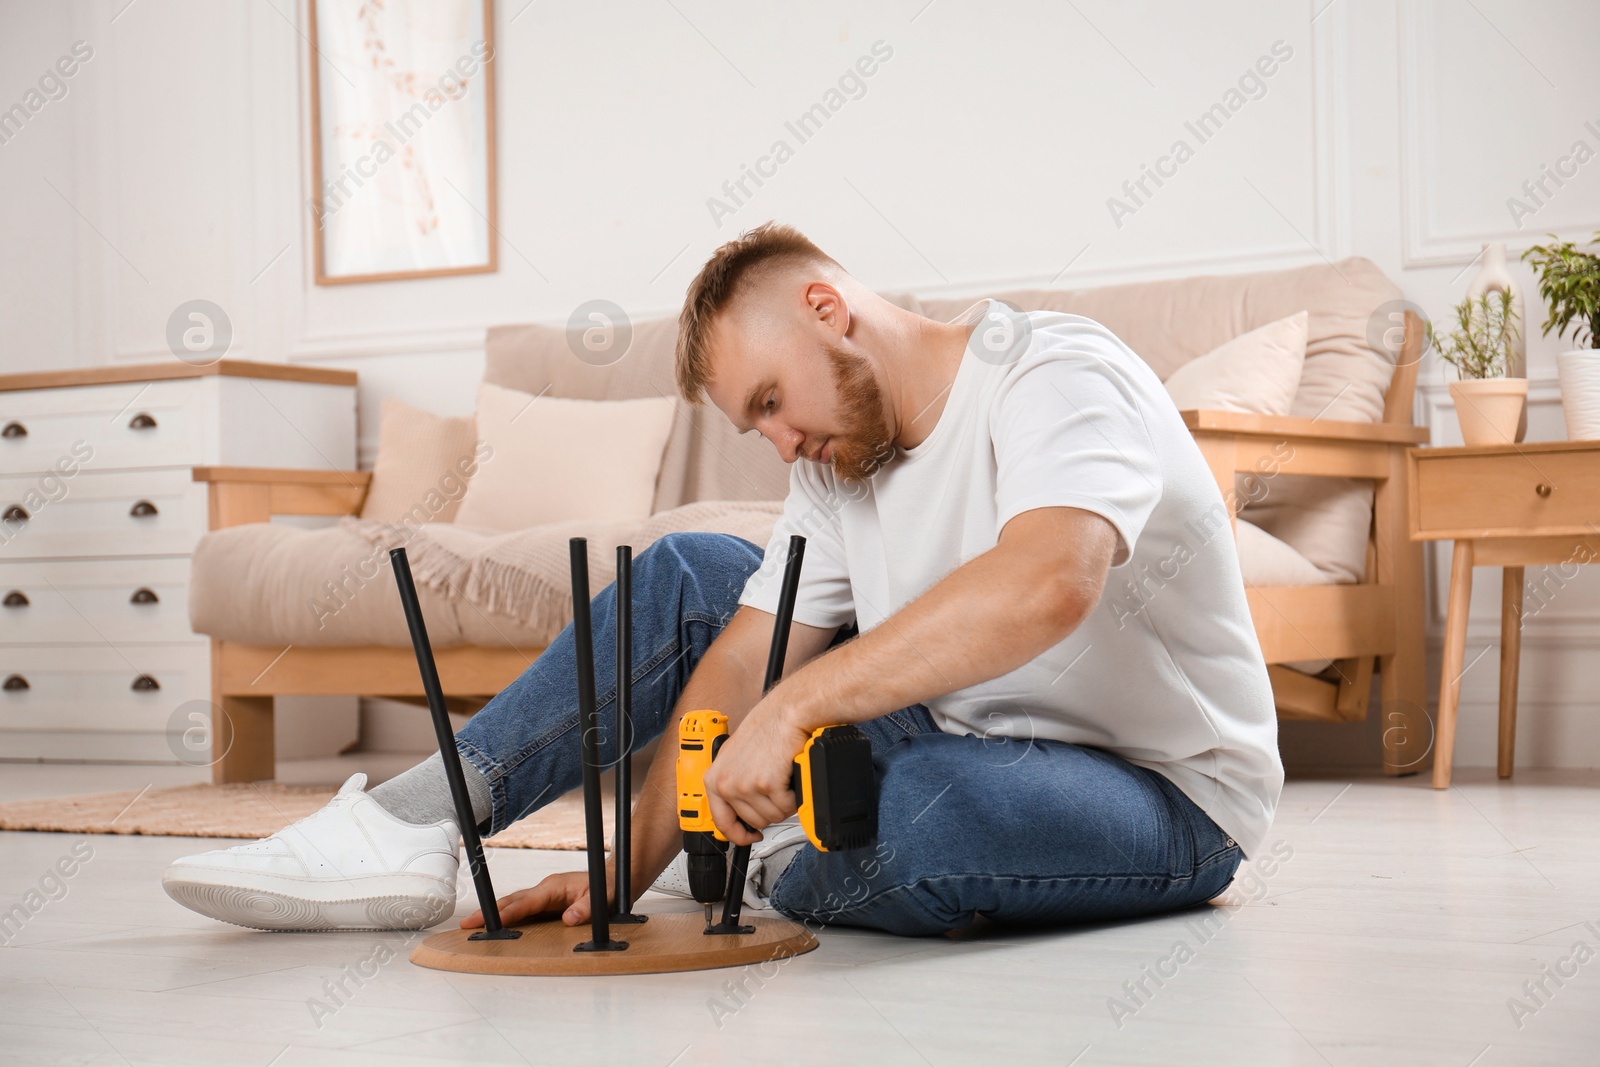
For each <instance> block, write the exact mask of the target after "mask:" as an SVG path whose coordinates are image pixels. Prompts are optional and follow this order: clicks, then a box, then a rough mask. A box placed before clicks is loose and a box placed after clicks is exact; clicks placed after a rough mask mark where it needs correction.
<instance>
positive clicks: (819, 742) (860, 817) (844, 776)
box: [677, 711, 878, 926]
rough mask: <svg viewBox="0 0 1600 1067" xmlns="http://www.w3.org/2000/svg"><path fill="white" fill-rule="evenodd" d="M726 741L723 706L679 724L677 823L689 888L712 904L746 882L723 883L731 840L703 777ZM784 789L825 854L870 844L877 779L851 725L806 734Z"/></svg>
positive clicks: (867, 747) (868, 749)
mask: <svg viewBox="0 0 1600 1067" xmlns="http://www.w3.org/2000/svg"><path fill="white" fill-rule="evenodd" d="M727 739H728V717H727V716H726V715H724V714H723V713H722V712H720V711H691V712H688V713H686V714H685V715H684V716H683V719H682V721H681V724H680V725H679V728H678V763H677V777H678V826H679V828H680V829H681V830H682V831H683V847H684V851H685V852H686V853H687V854H688V874H689V891H690V893H691V894H693V896H694V899H695V900H697V901H699V902H700V903H701V904H703V905H705V909H706V924H707V926H709V925H710V924H711V909H712V905H713V904H715V903H716V902H717V901H719V900H722V899H724V892H725V891H726V892H728V893H732V892H734V891H735V889H737V891H738V892H741V893H742V892H743V887H742V886H741V887H728V886H727V881H728V865H727V854H728V839H727V837H726V836H724V835H723V833H722V831H721V830H718V829H717V826H716V823H715V821H714V820H713V819H712V817H711V807H710V805H709V804H708V803H707V801H706V791H705V777H706V771H707V770H709V769H710V767H711V762H712V760H714V759H715V758H716V755H717V750H718V749H720V748H721V747H722V744H723V742H725V741H726V740H727ZM789 788H790V789H791V790H792V791H793V792H794V794H795V799H796V800H797V801H798V802H799V805H800V807H799V816H800V826H801V827H802V828H803V829H804V830H805V833H806V838H807V839H808V840H809V841H810V842H811V843H812V844H813V845H815V846H816V847H817V848H819V849H821V850H822V851H824V852H834V851H848V850H850V849H856V848H865V847H866V846H868V845H871V844H872V843H873V841H874V840H876V838H877V834H878V792H877V782H876V779H874V778H873V775H872V743H871V742H870V741H869V740H868V739H867V735H866V734H864V733H862V732H861V731H860V730H859V729H857V728H856V727H854V726H824V727H822V728H821V729H819V730H816V731H814V732H813V733H812V734H811V736H810V737H808V738H807V739H806V743H805V746H804V747H803V748H801V750H800V752H799V753H798V754H797V755H796V756H795V758H794V766H793V768H792V769H791V770H790V777H789Z"/></svg>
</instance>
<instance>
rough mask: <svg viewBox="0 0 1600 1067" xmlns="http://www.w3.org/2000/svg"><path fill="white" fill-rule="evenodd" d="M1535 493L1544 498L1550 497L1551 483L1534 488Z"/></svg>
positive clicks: (1540, 484)
mask: <svg viewBox="0 0 1600 1067" xmlns="http://www.w3.org/2000/svg"><path fill="white" fill-rule="evenodd" d="M1533 491H1534V492H1535V493H1538V494H1539V495H1540V496H1542V497H1546V496H1549V495H1550V483H1549V482H1540V483H1539V484H1538V485H1536V486H1534V487H1533Z"/></svg>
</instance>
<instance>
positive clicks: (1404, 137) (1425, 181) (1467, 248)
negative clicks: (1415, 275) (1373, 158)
mask: <svg viewBox="0 0 1600 1067" xmlns="http://www.w3.org/2000/svg"><path fill="white" fill-rule="evenodd" d="M1437 8H1438V0H1399V13H1398V14H1399V25H1398V28H1397V30H1398V32H1397V56H1396V65H1397V67H1398V68H1399V70H1398V74H1399V79H1398V81H1399V94H1400V113H1399V117H1400V122H1399V129H1400V223H1401V225H1400V264H1401V266H1402V267H1404V268H1405V269H1406V270H1423V269H1427V268H1430V267H1455V266H1462V265H1465V264H1468V263H1471V262H1472V261H1473V260H1475V259H1477V258H1478V256H1479V255H1481V254H1482V246H1483V245H1485V244H1492V243H1495V242H1501V243H1504V244H1505V245H1506V249H1507V252H1508V253H1510V254H1512V255H1517V254H1520V253H1521V252H1522V251H1523V250H1524V249H1526V248H1528V247H1529V246H1530V245H1533V244H1536V243H1538V242H1539V241H1541V240H1543V239H1544V238H1545V234H1546V233H1548V232H1550V231H1552V230H1554V231H1555V232H1556V234H1557V236H1558V237H1560V238H1563V239H1571V240H1574V241H1587V240H1588V238H1589V236H1590V234H1591V232H1592V229H1590V228H1586V227H1584V226H1573V227H1565V228H1563V227H1560V226H1555V227H1551V226H1539V227H1529V228H1527V229H1521V230H1519V229H1516V228H1515V227H1511V226H1502V227H1496V226H1489V227H1485V228H1483V229H1478V230H1471V231H1469V232H1467V233H1458V234H1441V233H1438V232H1436V230H1435V228H1434V223H1433V219H1432V217H1431V213H1430V210H1429V205H1430V204H1433V203H1436V202H1437V193H1438V189H1437V185H1436V183H1434V182H1433V181H1432V180H1431V174H1430V171H1429V170H1428V168H1427V164H1426V161H1427V160H1429V159H1432V158H1434V151H1433V149H1434V128H1435V123H1434V121H1433V119H1434V115H1435V96H1436V92H1435V87H1436V85H1437V78H1436V77H1435V64H1434V58H1435V49H1434V43H1435V42H1434V40H1433V20H1434V19H1435V18H1436V17H1437ZM1512 192H1515V190H1512Z"/></svg>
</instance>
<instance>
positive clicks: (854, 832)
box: [789, 726, 878, 852]
mask: <svg viewBox="0 0 1600 1067" xmlns="http://www.w3.org/2000/svg"><path fill="white" fill-rule="evenodd" d="M789 788H790V789H791V790H793V792H794V795H795V799H796V800H797V801H798V802H799V804H800V825H801V826H802V827H804V828H805V831H806V837H807V838H808V839H810V841H811V843H812V844H813V845H815V846H817V848H819V849H821V850H822V851H824V852H845V851H849V850H850V849H856V848H866V847H868V846H869V845H871V844H872V843H873V842H874V841H876V840H877V837H878V783H877V779H876V778H875V777H874V776H873V773H872V742H871V741H870V740H868V738H867V735H866V734H864V733H862V732H861V731H860V730H859V729H857V728H856V727H854V726H827V727H824V728H823V729H821V730H818V731H816V732H815V733H813V734H812V735H811V737H810V738H808V739H807V740H806V743H805V747H804V748H802V749H801V750H800V754H799V755H797V756H796V757H795V760H794V770H793V771H792V772H790V779H789Z"/></svg>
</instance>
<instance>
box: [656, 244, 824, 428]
mask: <svg viewBox="0 0 1600 1067" xmlns="http://www.w3.org/2000/svg"><path fill="white" fill-rule="evenodd" d="M796 263H807V264H814V265H822V264H832V265H833V266H835V267H837V266H839V263H838V261H837V260H835V259H834V258H833V257H832V256H829V255H828V254H827V253H825V252H823V251H822V249H820V248H818V247H817V246H816V245H814V244H812V243H811V240H810V238H808V237H806V235H805V234H803V233H801V232H800V231H799V230H797V229H795V228H794V227H793V226H784V225H780V224H778V223H775V222H764V223H762V224H761V225H760V226H757V227H756V228H755V229H753V230H747V231H746V232H744V233H742V234H740V235H739V236H738V237H736V238H734V239H733V240H731V241H729V242H728V243H727V244H725V245H723V246H722V247H721V248H719V249H717V250H716V251H715V252H713V253H712V254H711V258H710V259H708V260H706V265H705V266H703V267H701V268H700V273H699V274H697V275H695V278H694V281H692V282H690V283H689V291H688V293H687V294H686V295H685V296H684V299H683V311H682V312H681V313H680V314H679V315H678V349H677V355H676V363H675V369H676V372H677V377H678V392H680V393H682V394H683V398H684V399H685V400H687V401H688V402H689V403H691V404H698V403H699V402H700V394H701V393H702V392H704V391H705V387H706V384H707V383H708V382H710V381H711V366H710V363H711V357H710V355H709V354H708V352H707V351H706V347H707V343H708V341H709V339H710V336H711V324H712V321H713V320H714V319H715V318H716V317H717V315H719V314H720V313H721V312H722V311H723V309H724V308H726V307H727V306H728V304H729V303H730V302H731V301H732V300H733V298H734V296H735V295H737V293H738V292H739V289H740V287H741V286H742V285H745V284H747V283H748V282H749V281H750V279H751V278H752V277H755V276H758V275H760V274H763V273H765V272H766V271H768V270H769V269H771V268H773V267H777V266H785V265H789V264H796Z"/></svg>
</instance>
